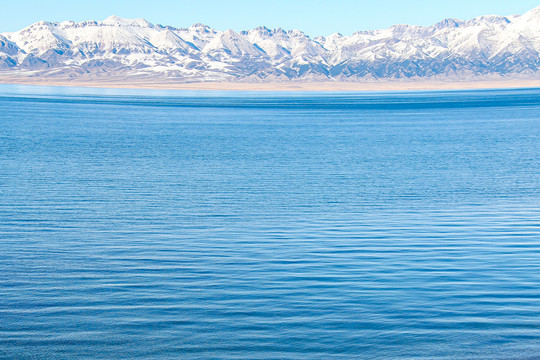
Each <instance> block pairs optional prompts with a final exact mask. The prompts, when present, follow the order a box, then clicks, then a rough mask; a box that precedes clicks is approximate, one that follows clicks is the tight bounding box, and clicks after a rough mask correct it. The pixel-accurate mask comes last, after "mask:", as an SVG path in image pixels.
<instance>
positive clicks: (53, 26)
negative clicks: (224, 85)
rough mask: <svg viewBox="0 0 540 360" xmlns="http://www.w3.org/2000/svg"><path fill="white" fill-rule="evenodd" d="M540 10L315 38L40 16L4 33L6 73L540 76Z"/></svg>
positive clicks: (0, 42)
mask: <svg viewBox="0 0 540 360" xmlns="http://www.w3.org/2000/svg"><path fill="white" fill-rule="evenodd" d="M539 70H540V6H539V7H537V8H535V9H533V10H531V11H529V12H527V13H525V14H524V15H521V16H518V15H513V16H507V17H504V16H495V15H491V16H481V17H477V18H474V19H471V20H468V21H462V20H456V19H446V20H443V21H441V22H439V23H437V24H435V25H433V26H430V27H423V26H415V25H395V26H392V27H391V28H389V29H385V30H375V31H360V32H357V33H355V34H353V35H351V36H343V35H341V34H333V35H330V36H328V37H323V36H320V37H315V38H311V37H309V36H308V35H306V34H304V33H303V32H301V31H298V30H289V31H285V30H283V29H268V28H266V27H259V28H256V29H253V30H249V31H242V32H240V33H237V32H234V31H232V30H228V31H217V30H214V29H212V28H210V27H208V26H206V25H202V24H195V25H193V26H191V27H189V28H175V27H171V26H162V25H153V24H151V23H149V22H148V21H146V20H143V19H135V20H129V19H123V18H119V17H116V16H111V17H109V18H107V19H106V20H104V21H85V22H80V23H76V22H72V21H66V22H61V23H51V22H45V21H42V22H38V23H35V24H33V25H31V26H29V27H27V28H24V29H22V30H20V31H17V32H13V33H1V34H0V73H4V74H6V73H7V74H12V75H17V76H43V77H63V78H77V77H81V76H91V77H97V78H100V77H104V78H105V77H111V76H119V75H121V76H126V77H133V78H137V77H146V78H148V77H151V78H156V79H159V78H173V79H178V80H179V81H186V82H187V81H231V80H239V81H280V80H292V79H306V80H333V79H336V80H360V79H403V78H477V77H485V76H503V77H504V76H514V75H520V76H536V75H538V74H540V71H539Z"/></svg>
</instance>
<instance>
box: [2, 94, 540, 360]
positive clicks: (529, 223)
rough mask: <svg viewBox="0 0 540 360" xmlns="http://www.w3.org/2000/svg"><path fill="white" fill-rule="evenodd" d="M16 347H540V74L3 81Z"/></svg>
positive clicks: (46, 355)
mask: <svg viewBox="0 0 540 360" xmlns="http://www.w3.org/2000/svg"><path fill="white" fill-rule="evenodd" d="M0 358H1V359H32V360H35V359H39V360H41V359H77V360H86V359H87V360H90V359H91V360H95V359H189V360H191V359H226V360H229V359H231V360H232V359H268V360H272V359H295V360H296V359H299V360H300V359H306V360H312V359H325V360H326V359H540V89H525V90H489V91H488V90H485V91H453V92H408V93H407V92H405V93H363V94H360V93H353V94H339V93H338V94H323V93H290V94H287V93H285V94H283V93H282V94H279V93H257V94H255V93H221V92H215V93H211V92H210V93H205V92H199V93H197V92H160V91H127V90H85V89H62V88H57V89H53V88H30V87H16V86H1V87H0Z"/></svg>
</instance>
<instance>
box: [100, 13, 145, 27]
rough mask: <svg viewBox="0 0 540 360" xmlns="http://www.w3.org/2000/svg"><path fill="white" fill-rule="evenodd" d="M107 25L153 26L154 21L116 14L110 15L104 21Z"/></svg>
mask: <svg viewBox="0 0 540 360" xmlns="http://www.w3.org/2000/svg"><path fill="white" fill-rule="evenodd" d="M102 23H103V24H105V25H112V26H139V27H153V25H152V23H150V22H148V21H146V20H144V19H125V18H122V17H119V16H116V15H112V16H109V17H108V18H106V19H105V20H103V21H102Z"/></svg>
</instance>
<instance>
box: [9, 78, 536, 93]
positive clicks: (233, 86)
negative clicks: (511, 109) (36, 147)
mask: <svg viewBox="0 0 540 360" xmlns="http://www.w3.org/2000/svg"><path fill="white" fill-rule="evenodd" d="M0 84H13V85H40V86H67V87H90V88H119V89H122V88H125V89H162V90H219V91H227V90H230V91H334V92H336V91H399V90H459V89H496V88H497V89H501V88H534V87H540V79H523V80H520V79H509V80H477V81H450V80H448V81H440V80H408V81H398V80H381V81H363V82H352V81H351V82H348V81H327V82H297V81H290V82H270V83H253V82H251V83H247V82H198V83H181V82H175V81H172V80H164V81H157V80H156V79H151V80H146V79H144V80H139V79H125V78H124V79H106V80H105V79H76V80H73V79H50V78H37V77H35V78H30V77H15V76H9V77H8V76H0Z"/></svg>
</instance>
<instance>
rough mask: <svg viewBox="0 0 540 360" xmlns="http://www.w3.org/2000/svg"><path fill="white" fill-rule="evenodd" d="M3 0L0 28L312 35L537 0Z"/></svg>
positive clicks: (465, 15)
mask: <svg viewBox="0 0 540 360" xmlns="http://www.w3.org/2000/svg"><path fill="white" fill-rule="evenodd" d="M0 1H1V8H2V11H1V12H0V32H4V31H16V30H19V29H21V28H23V27H25V26H27V25H30V24H32V23H34V22H36V21H39V20H48V21H63V20H75V21H81V20H103V19H105V18H106V17H108V16H109V15H118V16H121V17H126V18H140V17H142V18H145V19H147V20H148V21H150V22H152V23H155V24H162V25H171V26H175V27H187V26H190V25H191V24H193V23H196V22H201V23H205V24H208V25H210V26H212V27H214V28H216V29H218V30H226V29H234V30H236V31H239V30H247V29H251V28H254V27H256V26H259V25H265V26H268V27H270V28H276V27H282V28H285V29H300V30H303V31H304V32H306V33H307V34H309V35H311V36H317V35H329V34H331V33H334V32H341V33H342V34H344V35H349V34H351V33H353V32H355V31H358V30H373V29H381V28H386V27H388V26H391V25H394V24H404V23H406V24H417V25H432V24H434V23H436V22H438V21H440V20H442V19H443V18H446V17H452V18H459V19H469V18H472V17H475V16H478V15H490V14H497V15H511V14H522V13H524V12H526V11H528V10H530V9H532V8H534V7H536V6H538V5H540V0H447V1H436V0H434V1H426V0H379V1H377V0H369V1H367V0H365V1H364V0H334V1H328V0H271V1H270V0H269V1H263V0H251V1H247V0H190V1H185V0H93V1H92V0H86V1H79V0H12V1H4V0H0Z"/></svg>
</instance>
